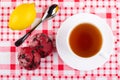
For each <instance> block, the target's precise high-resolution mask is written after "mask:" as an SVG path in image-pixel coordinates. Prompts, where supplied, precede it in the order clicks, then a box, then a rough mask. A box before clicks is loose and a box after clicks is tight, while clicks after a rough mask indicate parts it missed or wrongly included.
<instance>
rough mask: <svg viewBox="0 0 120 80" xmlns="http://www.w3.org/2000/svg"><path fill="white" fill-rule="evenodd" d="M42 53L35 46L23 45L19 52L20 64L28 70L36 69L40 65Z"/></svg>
mask: <svg viewBox="0 0 120 80" xmlns="http://www.w3.org/2000/svg"><path fill="white" fill-rule="evenodd" d="M40 58H41V57H40V54H39V53H38V52H37V51H36V50H35V48H33V47H23V48H21V49H20V52H19V53H18V61H19V64H20V66H22V67H24V68H25V69H27V70H34V69H36V68H38V66H39V65H40V60H41V59H40Z"/></svg>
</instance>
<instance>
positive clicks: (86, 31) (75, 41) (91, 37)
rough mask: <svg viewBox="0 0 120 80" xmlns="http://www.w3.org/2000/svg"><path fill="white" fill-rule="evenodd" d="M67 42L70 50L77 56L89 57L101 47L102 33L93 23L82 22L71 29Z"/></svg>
mask: <svg viewBox="0 0 120 80" xmlns="http://www.w3.org/2000/svg"><path fill="white" fill-rule="evenodd" d="M69 44H70V48H71V49H72V51H73V52H74V53H75V54H77V55H78V56H80V57H84V58H87V57H91V56H94V55H95V54H97V52H99V50H100V49H101V46H102V35H101V33H100V31H99V30H98V29H97V28H96V27H95V26H94V25H92V24H89V23H82V24H79V25H77V26H76V27H75V28H74V29H73V30H72V31H71V33H70V36H69Z"/></svg>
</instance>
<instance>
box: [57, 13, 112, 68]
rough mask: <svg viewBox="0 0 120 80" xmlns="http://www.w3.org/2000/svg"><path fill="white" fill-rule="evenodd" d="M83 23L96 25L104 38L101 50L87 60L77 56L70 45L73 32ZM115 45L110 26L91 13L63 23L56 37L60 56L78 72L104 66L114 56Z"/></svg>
mask: <svg viewBox="0 0 120 80" xmlns="http://www.w3.org/2000/svg"><path fill="white" fill-rule="evenodd" d="M83 23H89V24H92V25H94V26H95V27H96V28H97V29H98V30H99V31H100V33H101V36H102V46H101V48H100V50H99V51H98V52H97V53H96V54H95V55H94V56H91V57H87V58H85V57H81V56H78V55H76V53H74V51H73V50H72V49H71V47H70V44H69V37H70V34H71V32H72V31H73V29H74V28H75V27H76V26H77V25H79V24H83ZM95 37H96V36H95ZM96 44H97V43H96ZM113 44H114V39H113V34H112V31H111V29H110V27H109V25H108V24H107V23H106V22H105V21H104V20H103V19H101V18H100V17H98V16H96V15H93V14H89V13H79V14H76V15H73V16H71V17H69V18H68V19H67V20H65V21H64V22H63V23H62V25H61V27H60V29H59V30H58V33H57V36H56V47H57V50H58V53H59V56H60V57H61V58H62V60H63V61H64V62H65V63H66V64H68V65H69V66H71V67H72V68H75V69H78V70H91V69H95V68H97V67H99V66H101V65H103V64H104V63H105V62H106V61H107V60H108V59H109V57H110V55H111V54H112V50H113Z"/></svg>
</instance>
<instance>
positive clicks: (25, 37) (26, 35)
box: [15, 20, 42, 47]
mask: <svg viewBox="0 0 120 80" xmlns="http://www.w3.org/2000/svg"><path fill="white" fill-rule="evenodd" d="M41 22H42V20H40V22H39V23H38V24H37V25H36V26H35V27H33V28H32V29H31V30H30V31H29V32H28V33H26V34H25V35H24V36H23V37H21V38H20V39H18V40H17V41H16V42H15V46H17V47H18V46H20V45H21V44H22V43H23V42H24V41H25V40H26V39H27V38H28V36H29V35H30V34H31V33H32V31H34V29H35V28H36V27H37V26H38V25H39V24H40V23H41Z"/></svg>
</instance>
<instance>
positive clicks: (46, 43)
mask: <svg viewBox="0 0 120 80" xmlns="http://www.w3.org/2000/svg"><path fill="white" fill-rule="evenodd" d="M30 46H31V47H35V48H36V50H37V51H38V52H39V54H40V55H41V57H42V58H44V57H47V56H48V55H49V54H51V52H52V49H53V43H52V40H51V39H50V38H49V37H48V36H47V35H46V34H43V33H38V34H35V35H34V36H33V37H32V39H31V41H30Z"/></svg>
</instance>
